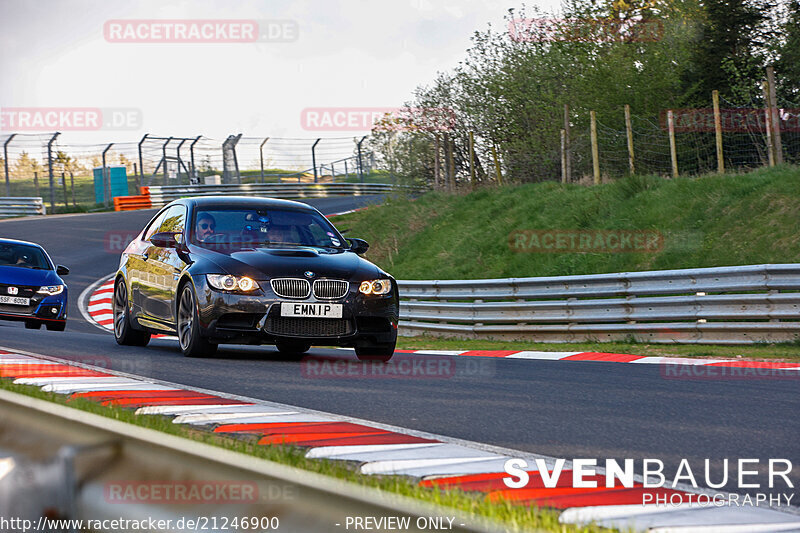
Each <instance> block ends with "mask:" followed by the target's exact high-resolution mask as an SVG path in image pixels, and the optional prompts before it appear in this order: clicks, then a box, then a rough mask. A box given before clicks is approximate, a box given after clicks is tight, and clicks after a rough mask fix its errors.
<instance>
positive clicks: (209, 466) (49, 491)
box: [0, 390, 500, 533]
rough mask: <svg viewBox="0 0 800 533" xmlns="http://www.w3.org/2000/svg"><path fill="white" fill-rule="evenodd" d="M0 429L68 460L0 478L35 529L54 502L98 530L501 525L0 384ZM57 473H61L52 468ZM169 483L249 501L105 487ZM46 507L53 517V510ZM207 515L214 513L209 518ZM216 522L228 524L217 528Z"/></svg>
mask: <svg viewBox="0 0 800 533" xmlns="http://www.w3.org/2000/svg"><path fill="white" fill-rule="evenodd" d="M0 426H2V427H3V428H4V429H6V430H7V433H8V435H9V436H10V437H9V438H7V439H6V440H5V442H4V446H12V445H13V446H14V447H15V448H17V449H18V450H19V451H20V455H21V453H22V452H26V453H31V454H33V455H34V456H39V457H41V456H42V455H44V456H45V457H47V455H46V454H43V451H49V453H51V454H52V451H53V450H56V449H58V448H59V447H61V449H60V451H59V452H58V455H57V457H60V458H67V459H69V460H67V461H64V460H61V461H51V462H49V463H45V464H42V465H41V468H38V469H37V468H35V466H36V465H33V464H30V463H28V464H26V465H24V466H25V468H24V470H25V471H24V472H23V473H22V479H19V478H20V476H17V478H18V479H17V481H19V482H20V483H19V484H20V485H24V486H23V487H22V488H24V489H26V491H24V492H20V491H19V490H15V489H18V488H19V487H16V486H13V487H8V486H6V487H4V486H3V484H4V483H5V484H8V483H13V482H14V479H13V478H14V475H13V474H14V472H13V471H12V472H11V475H6V476H5V477H4V478H0V496H3V495H4V494H5V495H6V496H8V495H11V497H12V501H11V502H5V501H3V500H0V510H4V509H3V504H4V503H5V504H8V503H12V504H14V505H13V510H14V511H15V512H14V515H15V516H19V515H20V514H23V511H28V512H29V515H30V516H27V517H25V516H23V517H24V518H30V519H32V521H33V524H34V525H35V524H36V523H37V518H38V517H39V516H42V512H43V511H44V510H45V509H47V508H50V509H53V508H55V507H56V506H55V505H53V503H54V502H55V503H59V502H60V503H61V504H62V505H60V506H58V510H59V512H60V513H59V514H60V516H59V517H61V518H72V519H83V520H92V521H93V523H99V522H102V523H103V524H108V525H107V526H102V527H100V530H105V531H119V530H130V529H129V528H127V529H123V528H122V526H118V525H117V526H115V525H114V524H117V523H120V522H121V521H122V520H127V521H133V520H137V521H138V520H144V521H145V523H147V521H148V519H156V520H164V521H165V520H170V521H171V522H170V525H167V526H158V528H159V531H176V532H185V531H187V530H191V531H194V530H195V529H196V528H195V527H194V526H192V527H189V526H185V525H183V526H181V525H179V521H180V519H181V518H184V519H193V520H198V519H201V518H202V517H206V518H207V521H206V522H205V523H206V524H207V526H209V527H207V528H206V527H205V526H197V528H204V530H208V531H220V532H222V531H245V530H246V531H250V532H254V531H256V532H257V531H274V530H275V528H274V527H271V528H263V526H262V527H259V526H252V525H250V526H249V527H248V525H247V524H245V525H242V526H241V527H238V526H230V520H231V519H232V518H234V517H236V518H238V519H239V520H246V521H247V522H250V518H251V517H277V518H278V519H279V522H280V526H279V528H278V529H277V531H308V532H312V533H314V532H327V531H335V530H337V529H345V527H344V526H345V522H346V518H347V517H348V516H350V517H353V516H360V517H364V516H369V517H375V518H378V517H383V516H398V515H405V516H410V517H414V519H412V520H411V522H410V523H411V527H409V528H408V529H405V530H404V531H422V530H421V529H419V528H418V527H415V524H416V522H415V519H416V517H426V516H452V517H455V519H456V520H455V522H454V524H453V527H452V529H450V531H454V532H467V531H472V532H479V531H482V532H486V533H490V532H491V533H495V532H499V531H500V528H499V527H498V526H497V525H496V524H494V523H491V522H490V521H489V520H487V519H485V518H481V517H478V516H475V515H472V514H470V513H465V512H461V511H457V510H455V509H451V508H446V507H440V506H437V505H435V504H434V503H428V502H424V501H421V500H416V499H412V498H409V497H406V496H401V495H398V494H393V493H389V492H385V491H381V490H379V489H376V488H372V487H367V486H362V485H358V484H354V483H349V482H346V481H344V480H340V479H336V478H333V477H329V476H325V475H322V474H318V473H316V472H310V471H307V470H301V469H299V468H295V467H292V466H287V465H283V464H279V463H275V462H272V461H267V460H264V459H258V458H255V457H253V456H249V455H245V454H242V453H238V452H234V451H230V450H226V449H223V448H220V447H216V446H212V445H210V444H205V443H201V442H198V441H194V440H188V439H185V438H182V437H178V436H175V435H169V434H167V433H163V432H160V431H156V430H153V429H148V428H144V427H140V426H134V425H131V424H127V423H124V422H121V421H119V420H113V419H111V418H107V417H103V416H100V415H96V414H93V413H89V412H86V411H79V410H77V409H73V408H70V407H67V406H64V405H58V404H55V403H53V402H48V401H45V400H40V399H37V398H32V397H29V396H23V395H21V394H17V393H14V392H10V391H7V390H0ZM36 448H38V450H37V449H36ZM103 449H106V450H107V455H108V456H107V457H99V458H96V457H91V459H92V460H90V457H85V458H83V460H80V461H79V460H78V459H80V457H79V456H80V455H84V452H83V451H82V450H85V451H87V452H89V453H102V451H103ZM2 451H3V450H0V453H1V452H2ZM73 458H74V460H73ZM58 469H60V470H61V471H60V472H59V471H56V470H58ZM65 469H67V470H68V471H64V470H65ZM37 481H38V482H39V486H37V485H36V483H37ZM173 481H174V482H180V483H199V484H202V485H204V486H212V487H216V486H217V485H219V486H223V488H224V486H226V485H227V486H234V488H235V487H236V486H245V487H250V490H251V492H252V493H253V494H254V495H257V496H258V497H257V498H252V499H247V498H243V499H242V500H240V501H233V502H226V501H225V499H226V496H224V494H227V492H223V493H222V494H223V495H222V496H217V498H219V499H220V501H219V502H216V501H210V502H202V501H201V502H199V503H194V502H192V501H191V499H189V500H190V501H186V502H184V501H181V500H180V499H179V498H175V501H173V502H172V503H170V497H169V496H168V493H166V492H162V493H161V496H160V497H161V498H162V499H163V500H164V501H163V502H151V501H148V500H147V499H146V496H136V497H132V498H131V500H132V501H130V502H121V501H115V500H114V496H113V492H110V491H109V485H126V486H128V485H131V486H132V487H133V489H134V490H136V489H137V488H138V487H143V488H148V486H153V487H154V490H155V489H156V488H158V487H161V486H165V485H168V484H170V483H171V482H173ZM4 489H5V490H4ZM231 490H233V489H231ZM240 490H244V489H240ZM135 494H140V493H139V492H135ZM147 494H149V492H147ZM212 494H218V492H214V493H212ZM140 498H145V499H144V500H140ZM212 498H213V496H212ZM153 499H158V498H155V497H154V498H153ZM21 503H26V504H27V505H26V506H22V505H21ZM49 513H50V515H51V516H52V514H53V511H52V510H51V511H49ZM57 516H58V515H57ZM213 517H217V518H218V519H217V520H216V521H214V520H213ZM226 518H227V519H228V520H227V521H226V520H225V519H226ZM224 523H227V524H228V525H221V524H224ZM212 524H213V526H212ZM93 529H94V528H93ZM138 529H142V530H149V529H148V528H137V530H138ZM424 530H426V531H427V529H424Z"/></svg>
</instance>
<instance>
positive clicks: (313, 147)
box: [311, 139, 360, 183]
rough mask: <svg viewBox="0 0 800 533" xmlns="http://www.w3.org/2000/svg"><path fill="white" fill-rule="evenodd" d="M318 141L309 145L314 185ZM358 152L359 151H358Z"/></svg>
mask: <svg viewBox="0 0 800 533" xmlns="http://www.w3.org/2000/svg"><path fill="white" fill-rule="evenodd" d="M319 141H320V139H317V140H316V141H314V144H312V145H311V164H312V165H313V166H314V183H316V182H317V153H316V150H317V143H318V142H319ZM359 152H360V150H359Z"/></svg>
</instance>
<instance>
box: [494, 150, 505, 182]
mask: <svg viewBox="0 0 800 533" xmlns="http://www.w3.org/2000/svg"><path fill="white" fill-rule="evenodd" d="M492 157H493V158H494V172H495V175H496V176H497V184H498V185H502V184H503V174H502V173H501V172H500V160H499V159H497V147H496V146H495V144H494V141H492Z"/></svg>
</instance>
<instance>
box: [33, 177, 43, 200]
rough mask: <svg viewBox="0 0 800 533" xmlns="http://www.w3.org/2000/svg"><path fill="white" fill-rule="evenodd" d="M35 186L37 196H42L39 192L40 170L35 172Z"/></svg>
mask: <svg viewBox="0 0 800 533" xmlns="http://www.w3.org/2000/svg"><path fill="white" fill-rule="evenodd" d="M33 186H34V187H36V196H41V194H39V173H38V172H34V173H33Z"/></svg>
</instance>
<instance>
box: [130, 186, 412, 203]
mask: <svg viewBox="0 0 800 533" xmlns="http://www.w3.org/2000/svg"><path fill="white" fill-rule="evenodd" d="M419 190H420V189H417V188H414V187H408V186H403V185H392V184H389V183H243V184H230V185H186V186H181V185H165V186H150V187H142V194H149V195H150V201H151V203H152V205H153V207H159V206H163V205H166V204H168V203H169V202H171V201H173V200H177V199H178V198H183V197H186V196H216V195H223V196H231V195H246V196H269V197H272V198H322V197H326V196H360V195H365V194H388V193H391V192H395V191H406V192H418V191H419Z"/></svg>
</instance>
